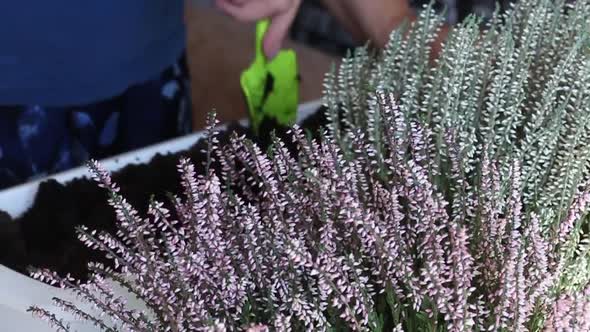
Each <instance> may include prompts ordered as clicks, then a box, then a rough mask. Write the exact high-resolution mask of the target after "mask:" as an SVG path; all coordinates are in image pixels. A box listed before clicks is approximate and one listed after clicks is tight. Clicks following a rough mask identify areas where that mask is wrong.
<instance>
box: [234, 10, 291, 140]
mask: <svg viewBox="0 0 590 332" xmlns="http://www.w3.org/2000/svg"><path fill="white" fill-rule="evenodd" d="M268 25H269V21H268V20H262V21H258V23H257V24H256V57H255V58H254V62H253V63H252V64H251V65H250V67H249V68H248V69H246V70H245V71H244V72H242V76H241V77H240V84H241V86H242V91H243V92H244V95H245V97H246V101H247V103H248V111H249V117H250V125H251V126H252V129H253V130H254V133H255V134H257V135H258V134H259V133H258V130H259V128H260V124H261V123H262V122H263V120H265V119H268V120H271V119H272V120H275V121H276V122H277V123H278V124H280V125H284V126H291V125H293V124H294V123H295V121H296V119H297V106H298V103H299V79H298V73H297V72H298V70H297V56H296V54H295V51H293V50H291V49H289V50H281V51H280V52H279V53H278V54H277V56H276V57H275V58H273V59H272V60H270V61H268V60H267V59H266V57H265V55H264V51H263V47H262V40H263V38H264V34H265V33H266V30H267V29H268Z"/></svg>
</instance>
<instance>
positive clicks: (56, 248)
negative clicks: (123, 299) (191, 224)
mask: <svg viewBox="0 0 590 332" xmlns="http://www.w3.org/2000/svg"><path fill="white" fill-rule="evenodd" d="M325 123H326V119H325V116H324V112H323V109H321V108H320V109H319V110H318V111H317V112H316V113H315V114H314V115H312V116H310V117H309V118H308V119H307V120H306V121H304V123H303V124H302V128H305V129H307V130H309V131H310V132H312V133H317V132H318V129H319V128H320V126H322V125H323V124H325ZM273 130H275V132H276V134H277V136H279V137H282V138H284V139H283V141H284V142H285V144H286V145H287V147H293V145H292V143H291V139H288V138H287V135H286V128H282V127H278V126H276V125H275V124H274V123H270V122H266V123H263V124H262V126H261V130H260V132H261V133H264V134H263V135H261V136H260V137H255V136H254V135H252V133H251V132H250V131H249V130H248V129H247V128H245V127H242V126H239V125H237V124H233V125H230V127H229V128H228V130H227V131H223V132H220V133H219V134H218V139H219V141H220V144H224V142H227V141H228V140H229V138H230V134H231V133H232V132H237V133H238V134H245V135H246V136H247V137H249V138H250V139H252V140H254V141H255V142H256V143H257V144H258V145H259V146H260V147H261V148H262V149H263V151H264V150H265V149H266V148H267V147H268V146H269V145H270V143H271V138H270V133H271V132H272V131H273ZM205 147H206V142H205V141H204V140H201V141H199V142H197V143H196V144H195V145H194V146H192V147H191V148H190V149H188V150H186V151H181V152H178V153H174V154H168V155H160V154H158V155H156V156H155V157H154V158H153V159H152V160H151V161H150V162H149V163H148V164H143V165H129V166H127V167H125V168H123V169H121V170H120V171H118V172H115V173H113V174H112V175H113V179H114V181H115V182H116V183H117V184H118V185H119V186H120V187H121V193H122V195H123V196H124V197H125V198H126V199H127V200H128V201H129V203H130V204H131V205H132V206H134V207H135V208H136V209H138V210H139V211H140V212H141V213H143V212H145V211H146V209H147V204H148V203H149V201H150V197H152V195H154V196H153V197H155V198H156V199H158V200H161V201H167V198H166V194H167V193H179V192H181V188H180V181H179V176H178V171H177V164H178V160H179V158H180V157H181V156H186V157H189V158H190V159H191V160H192V162H193V163H194V164H195V165H196V166H197V167H198V166H199V165H201V164H202V163H203V161H204V157H205V156H204V154H203V153H202V152H201V151H202V150H203V149H204V148H205ZM80 225H85V226H87V227H88V228H89V229H95V230H104V231H108V232H110V233H112V234H114V232H115V230H116V227H115V225H116V220H115V214H114V211H113V209H112V208H111V207H110V206H109V205H108V202H107V195H106V191H105V190H103V189H101V188H99V187H98V185H97V184H96V183H95V182H94V181H92V180H89V179H75V180H73V181H71V182H69V183H67V184H65V185H63V184H60V183H58V182H56V181H54V180H49V181H46V182H43V183H42V184H41V185H40V186H39V191H38V193H37V195H36V197H35V201H34V203H33V205H32V207H31V208H30V209H29V210H28V211H27V212H25V213H24V214H23V215H22V216H21V217H20V218H18V219H16V220H11V218H10V217H9V216H8V215H7V214H5V213H2V212H1V211H0V264H1V265H4V266H7V267H9V268H11V269H13V270H16V271H18V272H20V273H23V274H27V268H28V267H41V268H49V269H51V270H53V271H56V272H58V273H59V274H61V275H65V274H67V273H69V274H71V275H72V276H73V277H75V278H78V279H80V280H85V279H86V278H87V274H88V270H87V263H88V262H102V263H105V264H108V263H109V261H108V260H106V259H105V257H104V255H103V254H102V253H100V252H98V251H95V250H91V249H89V248H87V247H85V246H84V244H83V243H81V242H80V241H79V240H78V239H77V237H76V227H77V226H80Z"/></svg>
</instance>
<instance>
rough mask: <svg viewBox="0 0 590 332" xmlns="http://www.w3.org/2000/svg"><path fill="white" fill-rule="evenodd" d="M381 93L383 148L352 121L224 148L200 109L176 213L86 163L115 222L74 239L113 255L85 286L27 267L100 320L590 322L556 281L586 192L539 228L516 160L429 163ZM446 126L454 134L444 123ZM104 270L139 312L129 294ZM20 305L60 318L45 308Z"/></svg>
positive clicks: (489, 325)
mask: <svg viewBox="0 0 590 332" xmlns="http://www.w3.org/2000/svg"><path fill="white" fill-rule="evenodd" d="M376 100H377V104H376V107H378V109H379V110H378V111H379V112H381V118H382V121H383V125H382V128H383V130H384V132H383V138H384V139H383V141H382V146H383V151H381V152H377V151H375V150H374V144H372V142H371V139H368V138H367V137H366V135H364V134H363V133H362V132H361V131H356V132H355V131H352V132H351V134H350V136H351V137H349V140H348V142H350V146H348V147H347V146H344V145H339V144H336V143H335V139H334V137H333V135H331V134H330V133H329V132H327V133H324V135H322V137H323V138H322V139H320V140H309V139H308V138H306V136H305V135H304V133H303V131H302V130H301V129H299V128H297V127H295V128H294V129H293V130H292V132H291V135H292V139H293V143H294V144H295V145H296V146H297V152H296V153H291V152H290V151H289V150H288V149H287V147H286V146H285V144H284V143H283V142H282V141H280V140H278V139H277V140H276V141H275V144H274V145H273V146H272V148H271V150H270V152H269V153H268V154H265V153H262V152H261V151H260V149H259V147H257V146H256V145H254V144H253V143H252V142H250V141H248V140H246V139H244V138H243V137H237V136H233V137H232V139H231V141H230V143H229V144H228V145H226V146H221V147H219V146H218V145H217V143H216V140H215V134H214V132H213V131H212V129H211V128H213V125H214V124H215V122H211V123H210V127H209V150H208V151H206V154H207V156H208V158H207V164H206V165H205V172H204V174H197V173H196V171H195V167H194V165H193V164H191V162H190V161H189V160H186V159H185V160H181V161H180V163H179V166H178V168H179V172H180V175H181V178H182V185H183V188H184V192H183V193H182V194H180V195H178V196H175V197H174V198H173V199H172V202H171V203H172V205H173V206H174V212H175V213H174V214H171V212H170V211H169V210H168V209H166V208H165V204H163V202H152V203H151V205H150V208H149V210H148V211H147V216H146V217H142V216H141V214H140V213H139V212H138V211H137V210H135V209H134V207H132V206H130V205H129V204H128V203H127V202H126V200H125V199H124V197H121V196H120V195H119V188H118V187H117V185H116V184H115V183H113V182H112V180H111V179H110V176H109V175H108V174H107V173H106V172H104V171H103V170H102V169H101V167H100V165H98V163H96V162H94V163H92V164H91V165H90V167H91V169H92V172H93V174H94V176H95V178H96V180H97V181H98V182H99V184H100V185H101V186H103V187H104V188H106V189H107V190H108V192H109V193H110V200H109V202H110V204H111V205H112V206H113V208H114V209H115V210H116V212H117V218H118V221H119V224H118V225H119V233H118V234H117V236H113V235H110V234H106V233H96V232H93V231H90V230H87V229H81V230H80V231H81V232H80V239H81V240H82V241H84V242H85V243H86V244H87V245H88V246H90V247H92V248H96V249H98V250H101V251H103V252H105V253H106V254H107V255H108V256H109V257H110V258H111V259H112V260H113V261H114V262H115V265H116V266H117V268H118V269H119V270H118V272H115V271H111V270H110V269H108V268H105V267H104V266H101V265H98V264H93V265H91V269H92V271H94V275H93V277H92V278H91V280H90V282H89V283H88V284H84V285H82V284H79V283H76V282H75V281H74V280H72V279H70V278H61V277H59V276H57V275H56V274H54V273H51V272H49V271H38V272H37V273H36V276H37V277H38V278H39V279H41V280H45V281H49V282H52V283H58V284H60V285H61V286H63V287H68V288H73V289H74V290H75V291H76V292H77V293H78V295H80V297H81V298H83V299H84V300H86V301H89V302H90V303H92V304H93V305H94V306H95V307H96V308H98V309H99V310H100V311H102V312H103V315H101V316H99V317H95V316H93V315H91V314H90V313H86V312H84V311H82V310H81V309H78V308H76V307H75V306H73V305H72V304H71V303H67V302H65V301H62V300H59V299H56V301H55V302H56V305H57V306H59V307H61V308H62V309H63V310H65V311H68V312H72V313H75V314H76V315H77V316H78V317H80V318H81V319H85V320H88V321H90V322H92V323H94V324H95V325H96V326H98V327H99V328H100V329H102V330H104V331H119V330H125V331H175V332H177V331H236V330H248V331H266V330H276V331H290V330H294V331H303V330H307V331H310V330H313V331H329V330H331V331H334V330H338V331H340V330H356V331H365V330H372V331H384V330H394V329H395V330H396V331H421V330H427V329H433V330H437V331H438V330H441V329H442V330H446V331H473V330H480V331H484V330H485V331H525V330H542V329H543V328H544V329H546V330H547V331H570V330H576V331H587V330H588V329H589V326H590V315H589V312H590V292H589V291H588V289H589V288H588V287H587V288H586V290H585V291H584V292H582V293H579V294H578V293H571V292H570V293H567V292H563V291H560V288H559V287H558V285H559V277H560V273H561V271H562V266H561V264H560V252H561V251H560V250H561V248H562V243H563V241H562V239H566V238H567V237H568V236H570V234H571V232H572V231H571V228H572V227H571V226H569V224H571V222H572V221H571V220H570V219H572V218H573V217H572V216H574V215H578V214H580V213H581V211H582V210H585V208H586V205H587V201H588V200H587V193H584V192H581V193H580V195H579V199H578V200H577V201H576V202H574V204H573V205H572V206H571V208H570V212H569V213H568V214H567V215H566V216H565V217H564V222H565V223H566V224H564V226H563V227H561V228H560V229H559V230H557V231H556V232H552V233H551V232H550V233H546V232H545V233H544V232H542V231H541V230H540V221H539V220H540V219H539V218H540V217H539V216H538V215H537V214H535V213H530V214H527V213H525V211H524V207H523V194H522V187H523V186H522V179H521V178H522V175H521V173H520V165H519V164H518V163H516V162H515V163H514V164H513V165H512V167H511V169H510V170H509V172H508V174H501V172H500V171H499V170H498V167H497V165H496V163H495V162H494V160H492V159H490V158H488V156H487V154H486V153H485V152H483V153H482V155H481V156H480V157H481V158H480V160H481V162H480V163H479V165H478V167H479V174H480V176H479V177H477V179H471V180H468V179H467V178H466V177H464V176H463V177H462V176H461V175H460V174H461V172H462V171H463V169H462V167H463V165H462V164H461V163H460V161H459V157H458V154H456V153H452V151H451V153H449V156H448V158H449V164H450V165H452V166H451V167H449V168H448V170H447V171H440V170H433V165H432V161H430V160H429V158H427V156H428V155H429V149H431V148H432V144H430V142H432V139H433V137H432V133H431V132H429V130H427V128H423V127H421V125H420V124H419V123H417V122H412V121H406V120H405V119H404V118H403V114H402V112H400V110H399V109H398V108H397V106H396V105H395V103H394V102H393V98H392V96H390V95H388V94H385V93H381V94H379V95H377V96H376ZM445 137H447V141H448V142H447V144H448V145H449V146H453V144H455V141H454V140H455V139H457V138H456V135H454V134H453V133H452V132H449V133H447V135H445ZM346 148H348V149H350V150H349V151H346V153H344V152H343V150H342V149H346ZM484 151H485V149H484ZM377 154H379V160H380V161H381V164H380V166H379V167H377V166H376V160H377V157H376V155H377ZM383 174H385V176H384V175H383ZM441 178H446V179H447V180H446V181H449V182H452V183H454V185H453V187H454V188H456V189H455V191H454V192H452V193H449V192H445V188H444V187H441V185H440V183H441ZM506 183H508V184H509V186H508V187H507V188H505V187H503V186H502V184H506ZM172 215H174V216H175V217H172ZM109 278H110V279H112V280H114V281H116V282H117V283H119V284H120V285H122V286H123V287H124V288H125V289H127V290H128V291H129V292H131V293H132V294H134V295H136V296H137V297H138V298H140V299H141V300H142V301H143V302H145V304H146V306H147V307H148V308H149V311H147V312H140V311H135V310H131V309H128V308H127V307H126V304H125V301H124V299H123V298H121V297H120V296H118V295H117V294H115V293H114V291H113V290H112V289H111V288H110V286H109V285H108V283H107V282H105V280H107V279H109ZM31 310H32V311H33V312H34V313H36V314H38V315H40V316H42V317H44V318H46V319H48V320H49V321H51V322H52V323H53V324H54V326H55V327H56V328H57V329H58V330H60V331H69V328H68V327H67V324H66V323H64V322H63V321H61V320H59V319H58V318H56V316H54V315H53V314H52V313H50V312H48V311H46V310H45V309H41V308H32V309H31Z"/></svg>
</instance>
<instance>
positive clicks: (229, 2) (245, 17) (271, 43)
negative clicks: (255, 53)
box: [215, 0, 301, 59]
mask: <svg viewBox="0 0 590 332" xmlns="http://www.w3.org/2000/svg"><path fill="white" fill-rule="evenodd" d="M215 3H216V5H217V7H219V8H220V9H221V10H223V11H224V12H226V13H227V14H229V15H230V16H232V17H233V18H235V19H237V20H238V21H243V22H253V21H257V20H260V19H263V18H270V21H271V22H270V26H269V28H268V31H267V32H266V35H265V36H264V41H263V49H264V53H265V55H266V57H267V58H269V59H271V58H273V57H274V56H275V55H276V54H277V53H278V52H279V50H280V49H281V46H282V43H283V41H284V40H285V39H286V37H287V34H288V32H289V27H290V26H291V24H292V23H293V20H294V19H295V16H296V14H297V9H298V8H299V5H300V4H301V0H216V2H215Z"/></svg>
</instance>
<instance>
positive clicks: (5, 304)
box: [0, 101, 321, 332]
mask: <svg viewBox="0 0 590 332" xmlns="http://www.w3.org/2000/svg"><path fill="white" fill-rule="evenodd" d="M320 105H321V102H319V101H315V102H310V103H306V104H302V105H301V106H300V107H299V113H298V122H301V121H303V120H304V119H305V118H306V117H308V116H309V115H311V114H313V113H314V112H315V111H316V110H317V109H318V107H319V106H320ZM223 127H224V126H221V127H220V129H223ZM202 137H203V133H201V132H196V133H193V134H191V135H187V136H185V137H181V138H177V139H173V140H169V141H167V142H163V143H160V144H156V145H153V146H150V147H146V148H143V149H140V150H136V151H132V152H128V153H125V154H122V155H119V156H115V157H112V158H109V159H105V160H102V161H101V164H102V166H103V167H105V168H106V169H107V170H109V171H111V172H113V171H117V170H119V169H121V168H123V167H125V166H127V165H130V164H142V163H146V162H149V161H150V160H151V159H152V157H154V156H155V155H156V154H158V153H161V154H166V153H174V152H178V151H182V150H185V149H188V148H190V147H191V146H192V145H193V144H194V143H196V142H197V141H198V140H199V139H200V138H202ZM87 176H88V172H87V169H86V168H85V167H79V168H75V169H72V170H69V171H66V172H63V173H59V174H55V175H52V176H50V177H48V178H44V179H40V180H37V181H32V182H28V183H25V184H22V185H19V186H16V187H13V188H9V189H7V190H4V191H0V210H4V211H6V212H8V213H9V214H10V215H11V216H12V217H13V218H15V217H18V216H20V215H21V214H22V213H24V212H25V211H26V210H27V209H28V208H29V207H30V206H31V205H32V204H33V201H34V199H35V195H36V193H37V190H38V188H39V184H40V183H41V182H43V181H45V180H47V179H49V178H50V179H55V180H57V181H58V182H60V183H66V182H68V181H71V180H73V179H76V178H82V177H87ZM121 292H122V293H121V294H123V291H122V290H121ZM126 295H127V296H126V297H127V298H128V302H129V304H130V306H131V307H134V308H141V303H139V302H138V301H134V300H133V298H132V297H131V296H129V294H126ZM52 297H60V298H63V299H67V300H71V301H73V302H75V303H80V307H81V308H88V306H87V305H85V304H82V303H81V302H80V301H78V300H76V299H75V297H73V295H72V294H71V293H70V292H69V291H65V290H62V289H58V288H54V287H50V286H47V285H45V284H43V283H41V282H38V281H36V280H34V279H32V278H29V277H27V276H24V275H22V274H20V273H17V272H14V271H12V270H10V269H8V268H6V267H4V266H2V265H0V322H2V323H1V325H2V327H1V328H0V329H1V330H2V331H11V332H21V331H22V332H52V331H54V330H53V329H51V328H50V327H49V326H48V324H47V323H46V322H43V321H41V320H38V319H36V318H33V317H32V316H31V314H30V313H28V312H26V310H27V308H28V307H29V306H31V305H33V304H35V305H38V306H40V307H44V308H47V309H50V310H51V311H52V312H54V313H56V314H59V315H61V316H59V317H60V318H63V319H64V320H66V321H67V322H69V323H70V324H71V327H72V330H74V331H78V332H95V331H98V330H97V328H95V327H93V326H90V325H87V324H82V323H81V322H78V321H76V320H75V319H74V318H73V317H71V316H70V315H66V314H63V313H61V312H59V311H58V310H57V308H55V307H54V306H53V305H52V302H51V298H52ZM88 310H90V309H88Z"/></svg>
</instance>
